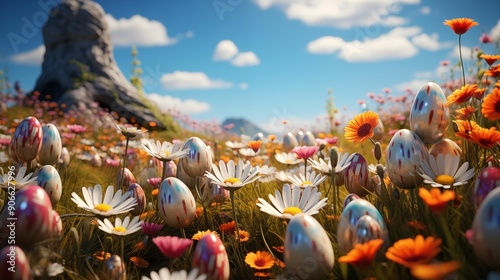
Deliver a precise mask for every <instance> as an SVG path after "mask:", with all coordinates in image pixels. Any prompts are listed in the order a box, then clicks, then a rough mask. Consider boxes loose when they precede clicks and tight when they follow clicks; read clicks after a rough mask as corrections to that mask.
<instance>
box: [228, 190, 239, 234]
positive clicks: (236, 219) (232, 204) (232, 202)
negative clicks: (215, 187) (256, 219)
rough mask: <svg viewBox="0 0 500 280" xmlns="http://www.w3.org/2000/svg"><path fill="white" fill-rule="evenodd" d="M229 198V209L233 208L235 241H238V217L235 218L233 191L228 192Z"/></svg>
mask: <svg viewBox="0 0 500 280" xmlns="http://www.w3.org/2000/svg"><path fill="white" fill-rule="evenodd" d="M229 197H230V198H231V207H232V208H233V216H234V224H235V225H236V240H237V241H238V242H239V241H240V229H239V227H238V217H237V216H236V208H235V206H234V190H229Z"/></svg>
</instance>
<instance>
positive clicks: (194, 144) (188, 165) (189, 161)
mask: <svg viewBox="0 0 500 280" xmlns="http://www.w3.org/2000/svg"><path fill="white" fill-rule="evenodd" d="M182 149H183V150H184V149H189V153H188V155H187V156H186V157H184V158H182V159H181V162H182V168H184V172H185V173H186V174H187V175H188V176H190V177H193V178H195V177H196V176H203V175H205V171H210V170H211V169H212V158H213V157H212V154H213V151H212V149H211V148H210V146H207V145H206V144H205V142H203V140H201V139H200V138H198V137H191V138H189V139H188V140H187V141H186V142H185V143H184V145H183V146H182Z"/></svg>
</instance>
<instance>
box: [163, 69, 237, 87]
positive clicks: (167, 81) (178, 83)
mask: <svg viewBox="0 0 500 280" xmlns="http://www.w3.org/2000/svg"><path fill="white" fill-rule="evenodd" d="M160 82H161V84H162V85H163V87H165V89H169V90H189V89H223V88H230V87H232V86H233V84H232V83H230V82H226V81H223V80H212V79H210V78H209V77H208V76H207V75H206V74H205V73H203V72H187V71H174V72H173V73H167V74H163V75H162V76H161V78H160Z"/></svg>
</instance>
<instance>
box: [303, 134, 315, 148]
mask: <svg viewBox="0 0 500 280" xmlns="http://www.w3.org/2000/svg"><path fill="white" fill-rule="evenodd" d="M302 143H303V144H302V146H316V137H314V134H312V132H310V131H306V132H305V133H304V135H303V136H302Z"/></svg>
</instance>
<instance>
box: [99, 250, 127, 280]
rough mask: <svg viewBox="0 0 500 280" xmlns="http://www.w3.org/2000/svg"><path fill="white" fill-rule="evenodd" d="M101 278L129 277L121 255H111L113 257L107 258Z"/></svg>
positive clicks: (123, 278) (121, 279)
mask: <svg viewBox="0 0 500 280" xmlns="http://www.w3.org/2000/svg"><path fill="white" fill-rule="evenodd" d="M101 278H102V279H113V280H125V279H127V269H126V268H125V264H124V263H123V261H122V259H121V258H120V256H118V255H111V257H109V259H107V260H106V262H105V263H104V267H103V269H102V272H101Z"/></svg>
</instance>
